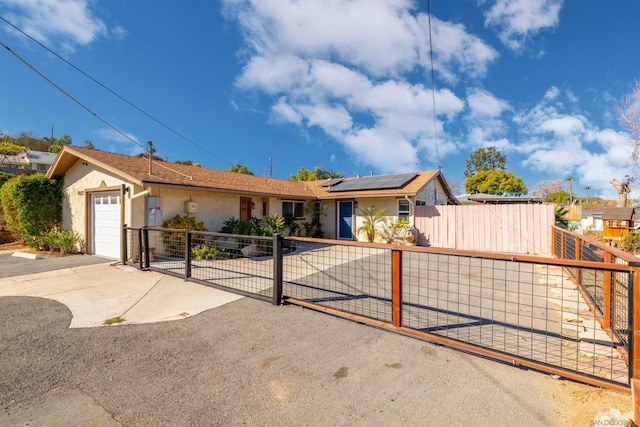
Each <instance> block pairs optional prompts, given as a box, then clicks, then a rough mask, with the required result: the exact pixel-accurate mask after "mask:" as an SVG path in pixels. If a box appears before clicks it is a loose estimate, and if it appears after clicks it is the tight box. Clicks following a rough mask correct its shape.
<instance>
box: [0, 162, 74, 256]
mask: <svg viewBox="0 0 640 427" xmlns="http://www.w3.org/2000/svg"><path fill="white" fill-rule="evenodd" d="M63 198H64V193H63V191H62V180H61V179H50V180H48V179H47V177H46V176H45V175H42V174H36V175H28V176H24V175H21V176H17V177H14V178H12V179H10V180H9V181H7V182H5V183H4V184H3V186H2V187H0V203H2V209H3V210H4V212H5V219H6V221H7V229H8V230H9V231H10V232H11V234H12V235H13V236H14V237H15V238H17V239H19V240H21V241H22V242H23V243H26V244H27V245H28V246H31V247H38V246H39V245H40V244H41V242H42V236H43V235H44V234H45V233H47V232H49V231H51V230H53V229H54V228H55V227H57V226H59V225H60V223H61V222H62V199H63Z"/></svg>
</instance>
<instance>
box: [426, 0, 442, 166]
mask: <svg viewBox="0 0 640 427" xmlns="http://www.w3.org/2000/svg"><path fill="white" fill-rule="evenodd" d="M427 15H428V17H429V57H430V59H431V98H432V99H433V137H434V139H435V142H436V163H440V153H439V152H438V122H437V120H436V78H435V73H434V71H433V41H432V38H433V37H432V35H431V1H430V0H427Z"/></svg>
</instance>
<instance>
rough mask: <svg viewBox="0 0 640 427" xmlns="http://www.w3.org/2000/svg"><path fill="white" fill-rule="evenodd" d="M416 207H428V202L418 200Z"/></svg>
mask: <svg viewBox="0 0 640 427" xmlns="http://www.w3.org/2000/svg"><path fill="white" fill-rule="evenodd" d="M416 206H427V202H426V201H424V200H416Z"/></svg>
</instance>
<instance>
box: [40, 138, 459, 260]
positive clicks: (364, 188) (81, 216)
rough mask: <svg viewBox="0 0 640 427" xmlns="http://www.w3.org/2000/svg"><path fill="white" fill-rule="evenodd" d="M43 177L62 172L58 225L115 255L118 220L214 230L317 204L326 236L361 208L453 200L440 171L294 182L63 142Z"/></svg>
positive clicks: (342, 235) (300, 214) (401, 210)
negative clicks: (179, 222) (185, 219)
mask: <svg viewBox="0 0 640 427" xmlns="http://www.w3.org/2000/svg"><path fill="white" fill-rule="evenodd" d="M47 176H48V177H49V178H53V177H63V178H64V191H65V193H66V194H67V197H66V198H65V200H64V203H63V228H65V229H71V230H74V231H77V232H78V233H80V234H81V235H82V236H83V238H84V241H85V245H86V247H85V250H86V252H87V253H90V254H96V255H101V256H105V257H110V258H119V257H120V254H121V231H122V225H123V224H127V225H129V226H131V227H142V226H160V225H161V224H162V222H163V221H165V220H168V219H171V218H173V217H174V216H175V215H178V214H180V215H184V214H190V215H193V216H195V217H196V218H197V219H198V220H199V221H203V222H204V223H205V226H206V228H207V229H208V230H210V231H218V230H219V229H220V228H221V227H222V225H223V222H224V221H226V220H227V219H229V218H231V217H236V218H239V219H249V218H251V217H257V218H259V219H260V218H265V217H267V216H269V215H271V214H279V215H282V216H286V215H293V216H294V217H295V218H296V220H298V221H300V222H303V221H309V220H310V218H308V217H307V216H308V214H307V213H306V212H307V210H306V209H305V206H307V205H308V204H309V203H317V204H319V207H320V211H321V212H322V215H321V222H322V227H323V231H324V237H325V238H333V239H347V240H357V239H358V238H359V236H358V235H357V234H358V233H357V232H356V230H357V229H358V228H359V226H360V224H361V218H359V216H358V208H361V207H366V206H375V207H376V208H385V210H386V212H387V216H388V217H389V219H390V220H392V221H393V220H397V219H403V218H405V219H408V220H409V222H410V223H411V224H413V215H414V207H415V206H424V205H427V204H428V205H433V204H458V201H457V200H456V198H455V197H454V196H453V194H452V193H451V190H450V188H449V186H448V185H447V182H446V180H445V179H444V177H443V175H442V173H441V172H440V171H438V170H436V171H426V172H414V173H410V174H397V175H381V176H366V177H361V178H339V179H334V180H326V181H312V182H293V181H286V180H281V179H274V178H265V177H260V176H254V175H246V174H240V173H235V172H227V171H221V170H215V169H208V168H203V167H198V166H191V165H182V164H175V163H167V162H162V161H157V160H151V161H150V160H149V159H148V158H144V157H133V156H126V155H122V154H115V153H110V152H106V151H99V150H94V149H89V148H85V147H74V146H65V147H64V148H63V149H62V151H61V152H60V153H59V154H58V156H57V158H56V160H55V163H54V164H53V166H52V167H51V169H50V170H49V172H48V174H47ZM305 215H307V216H305Z"/></svg>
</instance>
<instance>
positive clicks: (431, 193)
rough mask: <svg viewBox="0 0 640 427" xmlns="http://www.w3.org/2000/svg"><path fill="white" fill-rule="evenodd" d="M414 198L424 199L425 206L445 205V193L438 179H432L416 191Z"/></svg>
mask: <svg viewBox="0 0 640 427" xmlns="http://www.w3.org/2000/svg"><path fill="white" fill-rule="evenodd" d="M416 200H424V201H425V202H426V205H427V206H434V205H446V204H447V194H446V192H445V189H444V186H443V185H442V184H441V183H440V180H438V179H433V180H431V181H429V182H428V183H427V184H426V185H425V186H424V187H422V188H421V189H420V190H419V191H418V193H417V194H416Z"/></svg>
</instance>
